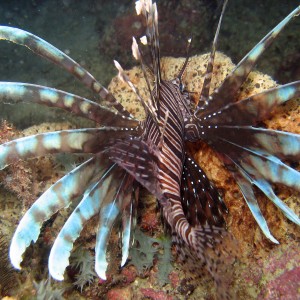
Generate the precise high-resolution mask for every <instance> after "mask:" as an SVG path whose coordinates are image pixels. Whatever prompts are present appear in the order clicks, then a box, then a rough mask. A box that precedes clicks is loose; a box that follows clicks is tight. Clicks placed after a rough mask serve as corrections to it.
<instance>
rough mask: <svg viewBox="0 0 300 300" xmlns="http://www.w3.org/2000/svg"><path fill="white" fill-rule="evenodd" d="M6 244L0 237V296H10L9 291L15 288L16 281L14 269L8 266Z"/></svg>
mask: <svg viewBox="0 0 300 300" xmlns="http://www.w3.org/2000/svg"><path fill="white" fill-rule="evenodd" d="M7 250H8V243H7V242H6V239H5V236H2V235H0V253H1V257H0V266H1V267H0V295H1V296H8V295H11V291H12V290H13V289H15V288H16V286H17V281H16V276H15V272H14V269H13V268H12V266H11V265H10V261H9V258H8V251H7Z"/></svg>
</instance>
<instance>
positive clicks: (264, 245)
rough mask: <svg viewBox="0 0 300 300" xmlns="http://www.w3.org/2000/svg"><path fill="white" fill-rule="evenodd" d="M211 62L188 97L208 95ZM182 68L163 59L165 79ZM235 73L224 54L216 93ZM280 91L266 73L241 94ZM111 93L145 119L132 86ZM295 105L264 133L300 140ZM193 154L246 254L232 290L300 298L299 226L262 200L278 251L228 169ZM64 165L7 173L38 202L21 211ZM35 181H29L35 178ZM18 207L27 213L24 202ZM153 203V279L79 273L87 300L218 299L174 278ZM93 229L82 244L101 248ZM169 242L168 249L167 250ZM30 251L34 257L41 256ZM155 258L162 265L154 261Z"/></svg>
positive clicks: (289, 198)
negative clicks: (221, 201)
mask: <svg viewBox="0 0 300 300" xmlns="http://www.w3.org/2000/svg"><path fill="white" fill-rule="evenodd" d="M207 59H208V55H207V54H204V55H201V56H195V57H192V58H191V61H190V63H189V66H188V70H187V72H186V74H185V77H184V83H185V84H186V88H187V89H188V90H189V91H192V92H195V94H194V93H193V94H192V95H193V96H194V97H196V95H197V92H199V90H200V89H201V85H202V82H203V75H204V72H205V65H206V63H207ZM183 60H184V59H183V58H178V59H173V58H164V59H163V60H162V72H163V76H164V78H172V76H174V74H176V73H177V72H178V70H179V68H180V67H181V65H182V63H183ZM232 67H233V64H232V62H231V60H230V59H229V58H228V57H226V56H225V55H223V54H221V53H217V57H216V63H215V75H216V76H214V81H213V84H212V88H215V87H216V86H218V84H219V83H220V82H221V81H222V80H223V79H224V77H225V76H226V75H227V74H228V73H229V71H230V70H231V69H232ZM127 74H128V75H129V77H130V78H131V80H132V82H133V83H134V84H135V85H136V86H137V87H138V89H139V91H140V93H141V94H142V95H143V94H145V93H146V92H147V89H146V84H145V82H144V79H143V76H142V74H141V71H140V69H139V68H138V67H135V68H133V69H132V70H131V71H128V72H127ZM275 85H276V83H275V82H274V81H273V80H271V78H270V77H269V76H267V75H263V74H261V73H259V72H253V73H251V75H250V77H249V79H248V81H247V83H246V84H245V85H244V86H243V88H242V95H241V97H245V96H248V95H251V94H255V93H258V92H259V91H262V90H264V89H266V88H269V87H272V86H275ZM109 88H110V90H111V91H112V92H113V93H114V94H115V95H116V97H117V98H118V99H119V100H121V102H122V103H123V104H124V106H125V107H126V108H127V109H128V110H129V111H130V112H132V113H133V114H135V115H137V116H139V118H143V116H144V114H143V109H142V108H141V106H140V104H139V103H138V102H137V101H136V100H135V96H134V95H133V94H132V92H131V91H130V90H129V89H128V88H127V86H126V85H124V84H123V83H121V82H119V81H118V79H117V78H114V79H113V80H112V83H111V84H110V87H109ZM296 103H297V100H292V101H290V102H289V103H288V104H287V105H285V106H282V107H280V108H279V109H278V110H277V111H276V114H274V116H273V117H272V118H271V119H270V120H268V121H266V122H265V124H264V125H265V126H267V127H271V128H276V129H281V130H288V131H291V132H299V126H298V123H299V108H298V105H295V104H296ZM2 126H3V129H4V130H2V132H1V134H2V135H1V138H3V140H5V139H6V140H8V139H11V138H13V137H15V136H16V135H17V134H18V136H23V135H28V134H32V133H37V132H39V131H49V130H59V129H62V128H70V127H71V126H72V125H70V124H66V123H64V124H54V123H53V124H42V125H39V126H36V127H32V128H30V129H29V130H27V131H23V132H18V133H17V132H16V131H15V130H14V129H13V128H12V129H10V128H11V126H10V125H9V124H7V123H6V124H4V125H2ZM189 150H190V152H191V153H192V154H193V156H194V158H195V159H196V160H197V161H198V163H200V164H201V166H202V167H203V169H204V170H205V171H206V173H207V175H208V176H209V177H210V179H211V180H213V181H214V183H215V184H216V186H217V187H218V188H219V189H220V190H221V191H223V195H224V199H225V202H226V204H227V206H228V207H229V211H230V213H229V215H228V216H227V224H228V227H229V231H230V232H231V233H232V234H233V235H234V236H235V238H236V239H237V240H238V242H239V246H240V256H239V260H238V262H237V263H236V266H235V272H234V274H235V278H234V283H233V286H232V288H233V289H234V290H236V292H237V295H238V297H239V298H247V299H264V298H267V299H268V297H269V299H271V298H272V297H273V298H274V299H280V297H281V296H282V295H284V296H285V297H286V299H294V298H295V296H298V288H299V283H298V282H299V281H297V279H298V278H299V267H298V266H299V262H300V255H299V252H298V251H297V249H299V243H298V240H299V232H298V231H297V230H296V226H295V225H293V224H291V223H290V222H289V221H287V220H286V219H285V218H284V217H283V216H282V215H281V213H279V212H278V210H277V209H276V208H275V207H274V206H273V205H272V204H271V203H269V202H267V201H265V199H264V197H263V196H262V195H258V198H259V201H260V205H261V209H262V211H263V213H264V214H265V215H266V218H267V221H268V224H270V228H271V230H272V232H273V233H274V235H275V237H276V238H277V239H278V240H279V241H280V243H281V244H280V245H271V244H270V243H269V242H268V241H267V240H266V239H265V238H264V237H263V235H262V234H261V232H260V230H259V229H258V227H257V225H256V224H255V222H254V220H253V217H252V215H251V213H250V212H249V211H248V209H246V204H245V203H244V201H243V199H242V196H241V194H240V192H239V191H238V188H237V186H236V184H235V183H234V181H233V179H232V178H231V176H230V175H229V173H228V172H227V171H226V169H224V168H223V166H222V165H221V163H220V161H219V160H218V157H217V156H216V155H215V153H214V152H213V150H212V149H210V148H209V147H208V146H204V145H202V144H201V143H197V144H190V145H189ZM62 161H65V159H61V158H58V160H57V159H52V158H49V157H44V158H39V159H33V160H29V161H27V162H19V163H17V165H18V164H21V163H22V164H23V166H24V167H23V168H21V170H23V171H24V173H13V172H12V171H10V170H8V171H3V172H2V173H1V174H2V175H1V176H4V177H5V176H6V177H8V176H9V175H10V172H11V175H13V174H15V175H13V176H11V177H10V178H11V181H10V182H11V185H10V186H9V185H6V188H7V189H9V191H10V192H12V193H14V194H16V195H17V196H20V195H22V191H19V192H18V191H16V190H14V188H22V184H20V177H19V176H23V177H22V178H23V179H22V180H24V181H25V180H29V181H30V182H29V183H28V185H26V189H25V190H24V195H26V193H25V192H26V191H27V193H28V194H31V197H29V198H30V199H27V198H26V197H21V199H22V202H23V203H22V205H21V206H23V207H24V206H25V207H27V206H29V205H30V203H31V201H32V200H34V199H35V198H36V196H37V195H38V194H39V193H41V191H43V190H44V189H45V188H46V187H47V186H49V185H50V184H51V183H53V182H54V181H56V180H57V179H58V178H59V177H60V176H61V172H62V171H64V170H66V169H67V168H68V165H69V164H70V163H69V162H68V163H66V164H65V165H62V164H61V163H60V162H62ZM75 161H76V159H75ZM20 166H21V165H20ZM11 168H13V166H11ZM20 174H21V175H20ZM25 174H27V176H26V178H24V176H25ZM28 174H30V176H29V175H28ZM22 180H21V181H22ZM4 181H5V180H4ZM22 182H23V181H22ZM3 193H4V190H1V194H2V195H1V198H3ZM6 193H7V192H6ZM277 194H278V195H279V196H280V197H281V198H282V199H283V200H285V202H286V203H287V204H289V205H290V206H291V207H292V208H293V209H294V210H295V211H297V210H298V212H299V195H298V194H296V193H293V192H292V191H290V190H288V189H286V188H282V187H279V186H278V189H277ZM5 197H6V196H5ZM142 200H143V199H142ZM14 201H15V203H19V205H20V200H14ZM146 202H147V205H145V207H143V208H142V216H141V218H140V223H141V224H143V226H142V228H143V230H145V231H146V233H148V234H149V235H153V236H154V237H148V239H149V241H150V242H151V245H150V246H151V247H152V245H153V243H157V246H158V247H157V248H156V249H153V247H152V250H153V252H151V255H150V256H149V257H147V266H146V269H148V268H150V267H151V266H152V265H153V267H152V269H150V271H149V270H148V271H147V276H149V278H148V279H144V278H139V277H137V271H138V273H139V272H141V271H143V270H144V266H145V265H144V263H141V262H139V263H137V265H138V264H139V265H141V269H140V270H137V271H136V270H135V268H134V267H133V266H126V267H125V268H123V270H122V272H121V273H120V274H118V272H119V270H118V268H117V267H116V269H114V270H113V272H112V276H111V277H110V278H109V280H108V281H107V282H105V283H103V282H101V281H97V280H95V281H93V279H94V274H93V273H92V271H91V270H92V268H86V270H89V271H88V273H87V274H88V276H83V274H86V273H81V274H80V272H78V271H77V273H76V272H75V274H78V278H75V276H74V277H72V276H71V275H70V280H71V281H73V282H76V280H77V285H78V286H79V289H80V290H82V294H83V295H84V297H85V298H87V299H92V298H95V297H103V295H104V294H107V298H108V299H116V297H118V296H117V295H120V297H121V295H123V296H122V297H123V298H124V299H126V297H127V299H128V298H130V297H131V298H132V297H135V299H142V298H145V297H148V298H150V299H151V297H152V299H184V297H186V295H188V294H189V293H191V292H192V291H193V290H194V289H195V290H194V292H193V294H192V295H191V296H190V299H200V298H201V297H202V298H206V299H207V298H208V297H209V296H208V295H211V294H212V291H213V289H214V288H213V285H212V282H211V280H210V279H208V278H205V277H204V278H202V279H200V280H199V282H198V283H197V285H196V286H191V285H190V284H189V283H188V282H185V281H184V279H185V276H186V275H185V273H184V272H183V271H181V270H180V268H181V267H180V265H178V264H177V263H176V262H175V263H174V268H176V272H175V274H174V271H173V272H170V271H171V268H169V266H170V259H171V258H170V257H171V256H170V251H171V249H170V248H168V247H169V244H168V243H169V242H168V241H167V240H159V239H158V236H159V235H160V233H161V232H162V227H161V226H160V224H159V222H158V221H157V219H156V218H157V213H156V210H155V208H156V200H155V199H154V197H149V198H147V200H146ZM3 203H4V201H3V200H1V205H4V204H3ZM6 203H7V202H6ZM148 209H150V210H149V211H150V212H151V214H149V215H148V216H147V218H148V219H147V218H143V216H144V217H146V214H147V213H146V212H147V210H148ZM6 211H7V210H6ZM241 212H242V213H241ZM20 213H21V212H20V208H19V210H17V211H15V213H14V214H11V213H9V215H6V216H5V220H6V222H7V226H6V227H4V226H2V225H1V231H3V230H5V228H10V231H11V230H12V229H11V228H13V227H14V226H15V224H16V222H17V220H18V219H19V217H17V218H16V214H18V215H19V214H20ZM63 218H64V215H63V214H62V215H58V216H56V220H55V222H54V223H53V225H52V226H49V227H47V229H45V230H44V232H43V235H42V238H41V241H40V243H39V245H40V247H44V248H45V252H48V245H50V244H51V243H52V241H53V236H54V235H55V230H56V228H57V227H59V225H57V224H59V223H61V222H62V221H60V220H62V219H63ZM2 222H3V221H2ZM12 224H13V226H12ZM94 226H95V222H94V221H92V222H91V223H90V224H88V225H87V227H86V229H85V231H86V232H88V234H85V233H84V232H83V235H82V236H81V238H80V239H79V241H78V243H80V244H81V245H84V247H87V248H88V246H89V245H90V244H93V243H94V238H90V237H88V236H90V235H91V232H93V231H91V228H92V227H94ZM10 234H11V233H10ZM139 239H140V240H143V237H140V238H137V240H139ZM113 240H116V238H114V237H113ZM164 241H165V242H166V244H164ZM147 245H148V249H147V251H148V252H149V250H151V247H150V246H149V244H147ZM140 246H141V244H140ZM142 247H143V246H142ZM160 248H164V251H163V252H160ZM31 251H34V249H33V250H31ZM84 251H88V250H84ZM110 251H111V253H112V254H111V255H110V259H111V260H114V259H117V254H116V253H118V251H119V249H118V247H117V245H116V246H113V247H112V248H110ZM140 252H141V251H140ZM39 255H40V254H39ZM45 257H47V254H45ZM89 258H91V257H89ZM153 258H155V259H154V261H153ZM132 259H133V260H132V262H133V261H134V259H135V254H134V253H133V255H132ZM87 261H89V259H87ZM160 261H161V262H165V261H168V264H163V267H161V265H160ZM150 262H151V263H150ZM38 266H39V267H38ZM44 266H45V261H44V260H42V259H38V258H36V259H34V260H32V261H31V260H27V261H26V262H25V264H24V271H23V273H21V274H18V276H19V277H20V279H21V280H23V281H25V279H24V276H25V277H26V269H27V267H30V268H31V269H33V270H36V271H35V272H36V273H35V274H34V276H33V277H34V278H35V277H36V278H38V279H35V280H38V281H41V277H43V274H42V271H41V269H44ZM81 266H82V268H81V267H80V266H79V270H80V268H81V269H82V270H83V269H84V268H83V264H82V265H81ZM85 266H87V265H85ZM164 267H165V269H164ZM168 275H169V276H168ZM80 276H83V277H84V280H83V281H82V280H81V279H80ZM167 277H168V278H167ZM78 280H79V281H78ZM92 281H93V282H92ZM279 281H281V285H280V286H279V285H278V282H279ZM86 283H88V284H86ZM89 283H90V285H89ZM27 284H28V283H27ZM31 284H32V282H31ZM45 284H46V285H47V284H48V283H45V282H44V283H43V284H40V287H43V286H44V287H45ZM38 290H40V291H41V293H42V292H43V289H42V288H41V289H38ZM39 293H40V292H39ZM65 293H67V294H68V296H69V297H70V295H75V294H76V293H77V292H76V291H74V290H68V291H67V292H65ZM76 295H77V294H76ZM276 297H277V298H276ZM119 299H121V298H119Z"/></svg>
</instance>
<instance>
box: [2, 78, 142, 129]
mask: <svg viewBox="0 0 300 300" xmlns="http://www.w3.org/2000/svg"><path fill="white" fill-rule="evenodd" d="M0 100H2V101H3V102H8V103H18V102H33V103H38V104H43V105H46V106H50V107H58V108H62V109H64V110H66V111H68V112H71V113H73V114H75V115H77V116H79V117H84V118H86V119H89V120H92V121H95V122H97V123H100V124H101V125H107V126H116V127H123V126H127V127H132V126H137V125H138V121H135V120H133V119H131V118H128V117H125V116H123V115H121V114H120V113H118V112H116V111H112V110H110V109H109V108H106V107H104V106H101V105H99V104H98V103H96V102H93V101H91V100H88V99H86V98H83V97H80V96H77V95H74V94H70V93H67V92H64V91H61V90H57V89H54V88H49V87H46V86H41V85H36V84H29V83H21V82H0Z"/></svg>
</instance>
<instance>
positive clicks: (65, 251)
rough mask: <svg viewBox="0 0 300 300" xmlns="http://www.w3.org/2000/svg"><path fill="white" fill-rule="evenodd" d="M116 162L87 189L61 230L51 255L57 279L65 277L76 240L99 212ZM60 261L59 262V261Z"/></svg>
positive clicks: (51, 262)
mask: <svg viewBox="0 0 300 300" xmlns="http://www.w3.org/2000/svg"><path fill="white" fill-rule="evenodd" d="M114 166H115V164H113V165H112V166H109V167H108V168H107V169H106V170H105V171H104V172H103V174H101V178H100V179H99V180H98V181H97V182H96V183H93V184H92V186H91V187H90V188H89V189H88V190H87V191H85V194H84V196H83V198H82V200H81V201H80V203H79V204H78V205H77V207H76V208H75V209H74V211H73V212H72V214H71V215H70V216H69V218H68V220H67V221H66V223H65V224H64V226H63V228H62V229H61V230H60V232H59V234H58V236H57V238H56V239H55V241H54V244H53V246H52V249H51V252H50V256H49V261H48V265H49V272H50V275H51V276H52V277H53V278H54V279H56V280H63V279H64V276H63V274H64V272H65V269H66V267H67V266H68V265H69V257H70V254H71V251H72V249H73V244H74V242H75V240H76V239H77V238H78V237H79V235H80V232H81V231H82V229H83V226H84V225H85V223H86V222H87V221H88V220H89V219H90V218H92V217H93V216H94V215H96V214H97V213H99V211H100V207H101V203H102V201H103V199H104V198H105V196H106V194H107V192H108V188H109V187H110V182H111V176H112V175H111V174H110V173H111V172H112V170H113V168H114ZM58 262H59V263H58Z"/></svg>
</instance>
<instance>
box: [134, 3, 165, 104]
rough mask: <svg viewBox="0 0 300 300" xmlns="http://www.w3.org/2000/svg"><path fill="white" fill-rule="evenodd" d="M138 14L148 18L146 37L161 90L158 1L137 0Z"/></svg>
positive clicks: (157, 84)
mask: <svg viewBox="0 0 300 300" xmlns="http://www.w3.org/2000/svg"><path fill="white" fill-rule="evenodd" d="M136 11H137V14H138V15H140V14H142V15H143V16H144V17H145V20H146V27H147V30H146V39H147V45H148V46H149V50H150V54H151V62H152V67H153V74H154V76H155V86H156V90H157V91H159V86H160V82H161V67H160V49H159V34H158V13H157V6H156V3H152V0H139V1H136ZM157 104H158V103H157Z"/></svg>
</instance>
